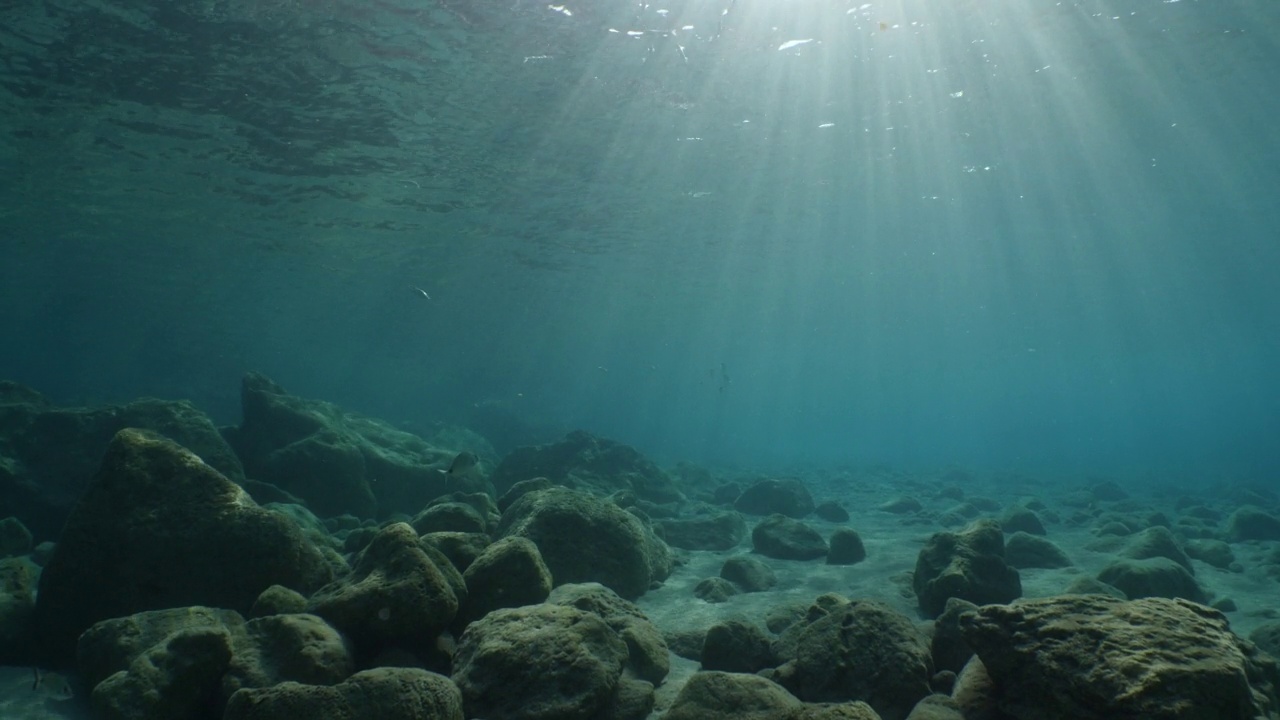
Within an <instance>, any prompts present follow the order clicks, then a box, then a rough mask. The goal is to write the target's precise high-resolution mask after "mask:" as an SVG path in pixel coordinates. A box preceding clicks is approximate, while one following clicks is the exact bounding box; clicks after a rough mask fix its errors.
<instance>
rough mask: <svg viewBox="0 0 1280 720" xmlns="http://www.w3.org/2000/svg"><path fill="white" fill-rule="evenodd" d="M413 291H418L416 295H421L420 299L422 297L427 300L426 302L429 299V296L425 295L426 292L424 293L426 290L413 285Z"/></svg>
mask: <svg viewBox="0 0 1280 720" xmlns="http://www.w3.org/2000/svg"><path fill="white" fill-rule="evenodd" d="M413 289H414V290H417V291H418V294H420V295H422V297H424V298H426V299H428V300H430V299H431V296H430V295H428V294H427V291H426V290H423V289H422V288H420V287H418V286H417V285H414V286H413Z"/></svg>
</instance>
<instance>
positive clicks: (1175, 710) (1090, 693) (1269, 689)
mask: <svg viewBox="0 0 1280 720" xmlns="http://www.w3.org/2000/svg"><path fill="white" fill-rule="evenodd" d="M1165 562H1170V563H1171V564H1173V563H1172V561H1168V560H1165ZM1175 566H1176V564H1175ZM961 628H962V632H963V633H964V636H965V639H966V640H967V641H968V642H969V644H970V645H971V646H972V647H973V649H974V651H975V652H976V653H977V655H978V657H979V658H981V661H982V664H983V665H984V666H985V667H986V669H987V672H988V673H989V674H990V677H991V679H992V681H993V682H994V686H995V689H996V698H997V702H998V705H999V708H1000V709H1001V710H1002V711H1004V712H1006V713H1008V714H1010V715H1011V716H1012V717H1013V718H1016V719H1018V720H1024V719H1025V720H1030V719H1032V718H1034V719H1035V720H1081V719H1089V718H1097V719H1099V720H1101V719H1102V718H1144V719H1150V720H1220V719H1221V720H1227V719H1231V720H1235V719H1237V718H1238V719H1240V720H1247V719H1249V718H1254V717H1264V716H1267V715H1268V713H1274V712H1275V711H1276V709H1277V704H1276V696H1275V686H1276V682H1277V679H1278V678H1280V674H1278V673H1277V670H1276V665H1275V661H1274V660H1273V659H1271V658H1268V657H1266V656H1265V655H1263V654H1261V653H1258V652H1257V651H1256V649H1254V648H1253V647H1252V645H1250V644H1248V643H1245V642H1242V641H1241V640H1239V639H1238V638H1236V637H1235V636H1234V635H1233V634H1232V633H1231V631H1230V628H1229V627H1228V623H1227V619H1226V617H1225V616H1223V615H1222V613H1219V612H1217V611H1215V610H1211V609H1209V608H1206V607H1204V606H1201V605H1196V604H1193V603H1189V602H1186V601H1185V600H1167V599H1161V598H1148V599H1144V600H1134V601H1129V602H1126V601H1122V600H1116V599H1114V598H1109V597H1105V596H1102V595H1075V596H1061V597H1053V598H1043V599H1036V600H1024V601H1021V602H1018V603H1014V604H1012V605H989V606H986V607H982V608H978V609H977V610H975V611H972V612H969V613H966V614H965V615H963V616H962V618H961Z"/></svg>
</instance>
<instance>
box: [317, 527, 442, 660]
mask: <svg viewBox="0 0 1280 720" xmlns="http://www.w3.org/2000/svg"><path fill="white" fill-rule="evenodd" d="M433 556H434V557H433ZM437 560H439V562H437ZM451 575H452V576H454V577H450V576H451ZM461 586H462V582H461V577H459V576H458V572H457V570H456V569H454V568H453V566H452V565H450V564H449V561H448V560H446V559H444V558H443V556H440V555H439V554H438V553H437V552H436V551H434V550H433V549H430V547H429V546H424V544H422V543H420V542H419V540H418V535H417V533H415V532H414V531H413V528H411V527H409V525H408V524H406V523H392V524H391V525H388V526H386V527H384V528H383V529H382V530H380V531H379V532H378V534H377V535H376V536H375V537H374V538H373V542H371V543H369V546H368V547H366V548H365V549H364V550H363V551H361V553H360V555H359V557H358V558H357V559H356V561H355V563H354V565H353V567H352V569H351V573H350V574H349V575H347V576H345V577H342V578H339V579H337V580H335V581H334V582H332V583H330V584H328V585H326V586H324V587H322V588H320V589H319V590H318V591H316V593H315V594H314V595H312V596H311V599H310V601H309V602H308V604H307V611H308V612H310V613H314V614H316V615H319V616H320V617H322V618H324V619H325V620H327V621H328V622H330V623H331V624H333V626H334V627H336V628H338V629H339V630H340V631H342V632H343V633H344V634H345V635H346V636H347V637H349V638H350V639H351V641H352V642H353V643H354V644H355V646H356V649H357V650H358V651H359V652H361V653H365V654H369V655H372V654H375V653H377V652H380V651H382V650H386V649H388V648H403V649H406V650H410V651H412V650H414V649H417V648H424V647H430V646H432V645H434V643H435V640H436V637H437V636H438V635H440V633H441V632H443V631H444V630H445V629H446V628H448V627H449V624H450V623H452V622H453V619H454V616H455V615H456V614H457V612H458V606H459V604H460V598H459V591H460V589H461Z"/></svg>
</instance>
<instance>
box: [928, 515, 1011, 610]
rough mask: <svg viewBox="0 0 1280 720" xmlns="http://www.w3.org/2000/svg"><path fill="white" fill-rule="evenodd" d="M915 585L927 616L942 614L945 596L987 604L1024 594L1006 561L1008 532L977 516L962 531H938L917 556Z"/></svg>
mask: <svg viewBox="0 0 1280 720" xmlns="http://www.w3.org/2000/svg"><path fill="white" fill-rule="evenodd" d="M912 587H913V588H914V589H915V591H916V599H917V601H918V602H919V604H920V610H921V611H923V612H924V614H925V615H927V616H928V617H937V616H938V615H939V614H941V613H942V610H943V609H944V608H945V607H946V604H947V598H953V597H956V598H960V599H962V600H968V601H970V602H972V603H976V604H978V605H985V604H987V603H997V602H1009V601H1011V600H1013V599H1014V598H1016V597H1018V596H1019V595H1021V594H1022V580H1021V578H1020V576H1019V575H1018V571H1017V570H1015V569H1014V568H1012V567H1010V566H1009V564H1008V563H1007V562H1005V556H1004V535H1003V534H1002V532H1001V529H1000V525H999V523H997V522H995V521H994V520H978V521H976V522H974V523H972V524H971V525H969V526H968V527H967V528H965V529H964V530H963V531H961V532H958V533H952V532H940V533H934V534H933V536H932V537H930V538H929V540H928V542H926V543H925V546H924V548H922V549H921V550H920V554H919V556H918V557H917V558H916V568H915V574H914V576H913V579H912Z"/></svg>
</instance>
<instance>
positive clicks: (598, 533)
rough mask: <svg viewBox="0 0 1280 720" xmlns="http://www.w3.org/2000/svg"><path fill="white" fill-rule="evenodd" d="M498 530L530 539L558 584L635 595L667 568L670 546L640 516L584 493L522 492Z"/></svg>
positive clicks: (556, 490)
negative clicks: (592, 586)
mask: <svg viewBox="0 0 1280 720" xmlns="http://www.w3.org/2000/svg"><path fill="white" fill-rule="evenodd" d="M498 533H499V535H502V536H513V535H514V536H517V537H525V538H528V539H529V540H532V541H533V542H534V544H535V545H537V546H538V551H539V552H540V553H541V554H542V559H543V560H544V561H545V562H546V564H547V568H548V569H550V570H551V577H552V578H554V579H555V582H556V583H557V584H563V583H576V582H599V583H601V584H602V585H604V586H605V587H608V588H609V589H611V590H613V591H614V592H616V593H618V594H619V595H621V596H622V597H624V598H627V599H634V598H637V597H640V596H641V595H643V594H644V593H645V591H647V590H648V589H649V586H650V585H651V584H652V583H654V582H659V581H662V580H665V579H666V577H667V575H669V574H670V573H671V563H672V561H671V549H670V548H668V547H667V544H666V543H664V542H663V541H662V540H660V539H658V537H657V536H655V535H654V534H653V531H652V530H651V529H650V528H649V527H648V525H646V524H645V522H644V521H643V520H641V519H639V518H637V517H636V516H635V515H632V514H631V513H629V512H627V511H626V510H623V509H622V508H620V507H618V506H617V505H616V504H614V503H612V502H610V501H609V500H605V499H602V498H599V497H596V496H594V495H591V494H588V493H584V492H578V491H574V490H567V489H565V488H551V489H548V490H539V491H536V492H531V493H529V494H527V495H524V496H522V497H521V498H520V499H519V500H517V501H516V502H515V503H514V504H513V505H512V506H511V507H510V508H509V509H508V510H507V512H506V513H504V514H503V516H502V522H501V524H500V525H499V526H498Z"/></svg>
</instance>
